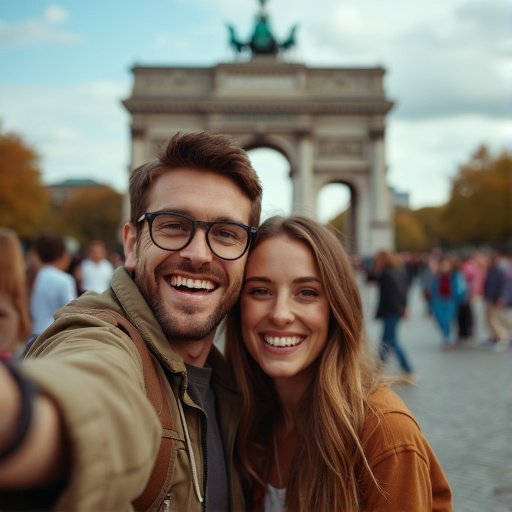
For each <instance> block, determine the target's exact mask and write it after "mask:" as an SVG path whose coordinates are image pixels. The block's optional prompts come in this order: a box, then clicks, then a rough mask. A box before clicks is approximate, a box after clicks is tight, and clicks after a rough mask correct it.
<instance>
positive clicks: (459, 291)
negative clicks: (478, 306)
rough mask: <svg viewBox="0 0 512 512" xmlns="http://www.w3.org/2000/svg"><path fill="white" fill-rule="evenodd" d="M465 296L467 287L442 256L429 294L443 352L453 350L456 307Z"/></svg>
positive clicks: (447, 260) (459, 274) (449, 259)
mask: <svg viewBox="0 0 512 512" xmlns="http://www.w3.org/2000/svg"><path fill="white" fill-rule="evenodd" d="M466 296H467V287H466V283H465V281H464V278H463V277H462V275H461V273H460V272H458V271H455V269H454V266H453V263H452V260H451V258H450V257H449V256H448V255H444V256H443V257H442V258H441V260H440V261H439V266H438V271H437V273H436V274H435V275H434V277H433V279H432V288H431V294H430V303H431V308H432V312H433V314H434V318H435V320H436V323H437V325H438V326H439V329H440V331H441V336H442V344H441V347H442V349H443V350H444V351H447V350H450V349H452V348H453V345H454V336H453V332H452V331H453V324H454V322H455V319H456V318H457V314H458V305H459V303H460V301H461V300H464V299H465V297H466Z"/></svg>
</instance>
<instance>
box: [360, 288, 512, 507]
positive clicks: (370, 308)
mask: <svg viewBox="0 0 512 512" xmlns="http://www.w3.org/2000/svg"><path fill="white" fill-rule="evenodd" d="M361 294H362V297H363V302H364V304H365V312H366V313H367V329H368V333H369V335H370V338H371V339H372V341H373V342H374V343H377V341H378V339H379V335H380V329H381V326H380V324H379V323H378V322H376V321H375V320H374V319H373V315H374V311H375V301H376V296H377V290H376V288H374V287H370V286H368V285H366V284H361ZM409 307H410V315H409V318H408V319H406V320H404V321H403V322H402V325H401V327H400V331H399V333H400V339H401V340H402V345H403V346H404V347H405V349H406V350H407V353H408V355H409V359H410V360H411V363H412V364H413V366H414V369H415V373H416V375H417V376H418V385H417V386H404V385H400V386H394V389H395V391H397V393H398V394H399V395H400V396H401V397H402V398H403V399H404V401H405V402H406V404H407V405H408V407H409V408H410V409H411V410H412V412H413V413H414V415H415V416H416V418H417V420H418V422H419V424H420V427H421V429H422V431H423V432H424V434H425V436H426V437H427V439H428V441H429V442H430V444H431V446H432V447H433V449H434V451H435V453H436V455H437V457H438V459H439V460H440V462H441V465H442V467H443V469H444V471H445V473H446V476H447V478H448V481H449V482H450V485H451V487H452V490H453V495H454V512H510V511H512V364H511V363H512V352H511V351H510V350H509V351H508V352H500V353H496V352H489V351H485V350H482V349H481V348H478V347H469V346H467V347H466V346H465V347H456V348H455V349H454V350H452V351H451V352H443V351H441V349H440V347H441V345H440V340H441V337H440V334H439V332H438V330H437V328H436V326H435V324H434V321H433V319H432V318H431V317H429V316H428V315H427V314H426V308H425V304H424V302H423V300H422V297H421V295H420V290H419V287H417V286H414V287H413V289H412V290H411V294H410V297H409ZM476 322H477V338H478V340H479V341H482V340H484V339H485V338H486V337H487V332H486V329H485V325H484V321H483V304H481V303H478V304H477V307H476ZM391 370H393V363H391ZM411 512H413V511H411Z"/></svg>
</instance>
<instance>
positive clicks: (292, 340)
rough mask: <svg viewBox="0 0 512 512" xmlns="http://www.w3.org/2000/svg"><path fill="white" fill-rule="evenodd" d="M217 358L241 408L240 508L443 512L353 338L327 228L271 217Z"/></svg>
mask: <svg viewBox="0 0 512 512" xmlns="http://www.w3.org/2000/svg"><path fill="white" fill-rule="evenodd" d="M226 358H227V360H228V363H229V365H230V368H231V371H232V372H233V375H234V379H235V382H236V384H237V388H238V389H239V390H240V393H241V395H242V400H243V410H242V416H241V420H240V424H239V428H238V437H237V447H238V453H239V462H240V467H241V474H242V476H243V478H244V482H245V489H246V492H247V499H248V501H249V507H248V510H252V511H255V512H256V511H258V512H260V511H264V512H283V511H285V510H286V511H288V512H310V511H314V512H317V511H318V512H344V511H347V512H349V511H350V512H353V511H361V512H362V511H364V512H373V511H380V512H396V511H407V512H409V511H410V512H420V511H421V512H423V511H425V512H426V511H429V512H450V511H451V510H452V498H451V490H450V486H449V484H448V482H447V480H446V477H445V475H444V472H443V470H442V468H441V466H440V464H439V461H438V460H437V458H436V456H435V454H434V452H433V450H432V448H431V447H430V445H429V443H428V441H427V440H426V439H425V437H424V435H423V434H422V432H421V430H420V428H419V427H418V424H417V421H416V419H415V418H414V416H413V415H412V413H411V411H410V410H409V409H408V408H407V407H406V405H405V404H404V402H403V401H402V400H401V399H400V398H399V397H398V396H397V395H396V394H395V393H394V392H393V391H392V390H391V389H390V387H389V386H388V385H387V384H385V383H384V381H385V380H389V379H387V378H386V377H384V376H383V375H382V373H381V372H380V368H379V366H380V365H379V364H378V361H377V360H376V358H375V354H373V352H372V351H371V347H370V344H369V343H368V340H367V338H366V335H365V329H364V314H363V307H362V302H361V296H360V293H359V288H358V285H357V282H356V280H355V278H354V273H353V271H352V268H351V264H350V261H349V259H348V257H347V255H346V253H345V251H344V250H343V247H342V245H341V243H340V241H339V239H338V238H337V237H336V236H335V234H334V233H333V232H332V230H330V229H329V228H328V227H327V226H325V225H322V224H320V223H319V222H316V221H314V220H313V219H311V218H308V217H301V216H292V217H288V218H283V217H271V218H269V219H267V220H265V221H264V222H263V224H262V225H261V226H260V227H259V230H258V235H257V236H256V239H255V241H254V243H253V245H252V247H251V250H250V253H249V257H248V260H247V266H246V270H245V275H244V281H243V286H242V293H241V295H240V299H239V302H238V304H237V305H236V306H235V307H234V308H233V309H232V310H231V311H230V313H228V315H227V318H226Z"/></svg>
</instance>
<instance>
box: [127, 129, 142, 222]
mask: <svg viewBox="0 0 512 512" xmlns="http://www.w3.org/2000/svg"><path fill="white" fill-rule="evenodd" d="M131 135H132V147H131V158H130V168H129V170H128V174H129V176H128V178H129V177H130V175H131V173H132V171H133V170H134V169H136V168H137V167H139V165H142V164H144V163H146V161H147V157H146V131H145V130H144V128H135V127H133V126H132V129H131ZM129 219H130V196H129V194H128V193H127V194H125V196H124V199H123V220H124V221H128V220H129Z"/></svg>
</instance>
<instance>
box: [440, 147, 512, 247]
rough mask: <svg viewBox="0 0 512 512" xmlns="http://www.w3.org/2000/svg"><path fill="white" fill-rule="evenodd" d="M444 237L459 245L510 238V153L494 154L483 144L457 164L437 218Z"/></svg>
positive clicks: (511, 218) (511, 202) (511, 199)
mask: <svg viewBox="0 0 512 512" xmlns="http://www.w3.org/2000/svg"><path fill="white" fill-rule="evenodd" d="M440 221H441V222H440V226H441V227H440V229H441V234H442V237H443V239H444V240H445V241H446V242H447V243H448V244H449V245H450V246H452V247H454V246H461V245H483V244H490V245H506V244H507V243H510V242H511V241H512V154H510V153H506V152H502V153H501V154H500V155H498V156H497V157H493V156H492V155H491V154H490V152H489V150H488V149H487V148H486V147H485V146H481V147H480V148H478V150H477V151H476V152H475V153H474V154H473V155H472V156H471V158H470V160H469V162H468V163H466V164H464V165H462V166H461V167H460V168H459V174H458V175H457V176H456V178H455V179H454V181H453V185H452V192H451V197H450V200H449V202H448V204H447V205H446V208H445V210H444V212H443V214H442V215H441V218H440Z"/></svg>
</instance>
